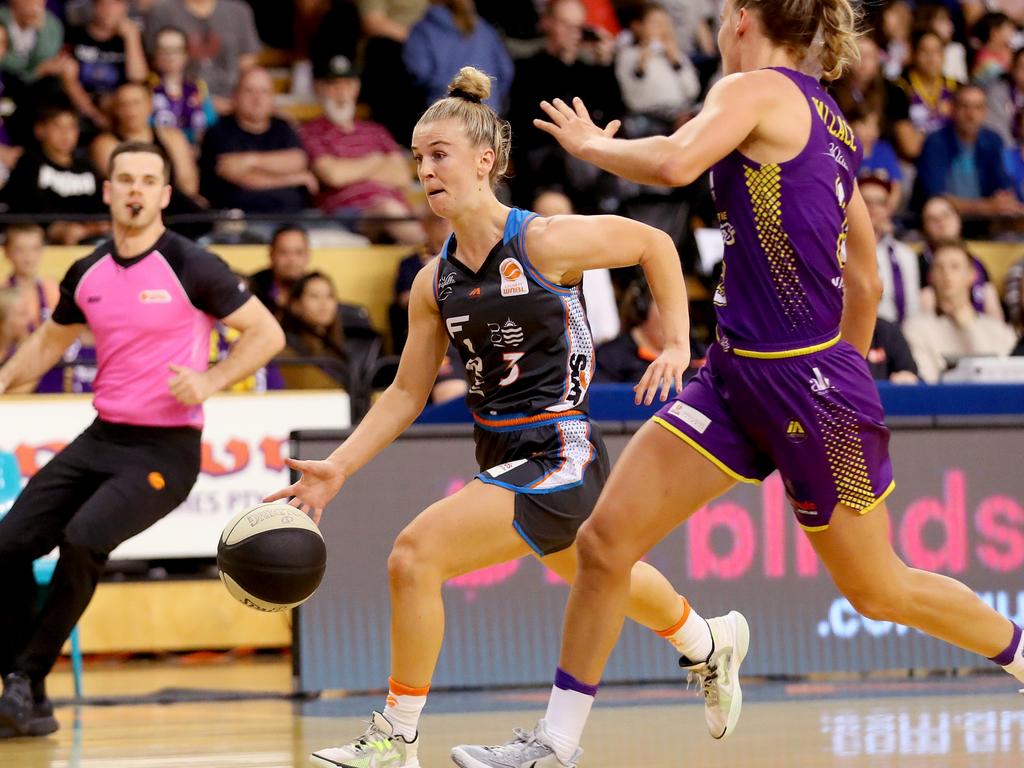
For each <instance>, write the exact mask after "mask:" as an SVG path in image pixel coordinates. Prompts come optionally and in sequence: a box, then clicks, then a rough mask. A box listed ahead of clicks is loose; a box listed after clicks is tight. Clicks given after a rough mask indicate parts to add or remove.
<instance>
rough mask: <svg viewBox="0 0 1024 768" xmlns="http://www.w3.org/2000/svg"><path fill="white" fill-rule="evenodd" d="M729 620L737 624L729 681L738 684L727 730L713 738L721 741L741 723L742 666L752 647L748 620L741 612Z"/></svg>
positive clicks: (734, 612) (731, 612) (727, 720)
mask: <svg viewBox="0 0 1024 768" xmlns="http://www.w3.org/2000/svg"><path fill="white" fill-rule="evenodd" d="M729 618H731V619H732V620H733V621H734V622H736V645H735V646H734V647H733V649H732V654H731V655H730V657H729V679H730V680H734V681H735V683H736V688H735V691H734V692H733V697H732V706H731V707H729V717H728V718H726V721H725V730H724V731H722V735H721V736H713V738H715V739H718V740H719V741H721V740H722V739H724V738H725V737H726V736H728V735H729V734H731V733H732V732H733V731H734V730H735V729H736V723H737V722H739V719H740V712H741V711H742V710H743V688H741V687H740V665H741V664H742V663H743V659H745V658H746V657H747V649H748V648H749V647H750V625H748V624H747V619H746V617H744V615H743V614H742V613H740V612H739V611H729Z"/></svg>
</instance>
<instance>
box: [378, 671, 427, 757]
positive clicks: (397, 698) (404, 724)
mask: <svg viewBox="0 0 1024 768" xmlns="http://www.w3.org/2000/svg"><path fill="white" fill-rule="evenodd" d="M429 691H430V687H429V686H428V687H427V688H410V687H409V686H407V685H402V684H401V683H396V682H395V681H394V680H392V679H391V678H388V698H387V705H386V706H385V707H384V717H386V718H387V719H388V722H390V723H391V725H392V726H394V728H395V734H396V735H398V736H401V737H403V738H404V739H405V740H406V741H412V740H413V739H415V738H416V733H417V731H418V730H419V724H420V713H421V712H423V707H424V706H425V705H426V703H427V693H428V692H429Z"/></svg>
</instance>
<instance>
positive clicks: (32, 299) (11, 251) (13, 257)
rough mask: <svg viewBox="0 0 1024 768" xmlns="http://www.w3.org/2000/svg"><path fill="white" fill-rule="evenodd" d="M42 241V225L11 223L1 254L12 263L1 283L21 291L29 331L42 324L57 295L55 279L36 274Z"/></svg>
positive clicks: (58, 296)
mask: <svg viewBox="0 0 1024 768" xmlns="http://www.w3.org/2000/svg"><path fill="white" fill-rule="evenodd" d="M44 243H45V237H44V233H43V228H42V227H41V226H39V225H38V224H11V225H10V226H8V227H7V239H6V240H5V241H4V256H6V257H7V261H9V262H10V264H11V272H10V274H9V275H8V276H7V279H6V280H4V282H3V286H4V287H5V288H17V289H18V290H19V291H21V296H22V298H23V299H24V300H25V306H26V307H27V309H28V314H29V331H30V332H31V331H34V330H35V329H36V328H38V327H39V326H40V325H42V324H43V322H44V321H45V320H46V319H47V318H48V317H49V316H50V313H51V312H52V311H53V308H54V307H56V306H57V301H58V299H60V287H59V286H58V285H57V282H56V281H55V280H52V279H50V278H48V277H40V276H39V262H40V261H41V260H42V258H43V245H44Z"/></svg>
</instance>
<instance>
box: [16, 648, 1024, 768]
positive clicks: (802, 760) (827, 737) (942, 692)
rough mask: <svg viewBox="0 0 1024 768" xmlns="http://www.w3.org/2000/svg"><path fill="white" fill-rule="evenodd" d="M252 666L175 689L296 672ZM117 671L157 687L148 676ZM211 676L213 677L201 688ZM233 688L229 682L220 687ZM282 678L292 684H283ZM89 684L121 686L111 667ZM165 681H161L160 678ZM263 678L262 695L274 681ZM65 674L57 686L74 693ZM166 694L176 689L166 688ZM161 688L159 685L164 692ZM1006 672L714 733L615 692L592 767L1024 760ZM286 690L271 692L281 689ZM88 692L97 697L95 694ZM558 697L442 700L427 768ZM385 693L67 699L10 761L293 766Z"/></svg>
mask: <svg viewBox="0 0 1024 768" xmlns="http://www.w3.org/2000/svg"><path fill="white" fill-rule="evenodd" d="M263 667H264V668H263V669H260V670H257V671H255V672H254V671H253V670H252V669H249V670H245V669H244V665H242V667H241V671H239V670H240V668H239V667H236V666H232V667H229V668H224V669H220V670H216V669H214V670H209V669H199V670H185V671H182V670H176V671H175V672H174V673H173V674H172V675H171V678H172V685H173V686H174V687H181V686H186V687H203V688H207V689H210V688H215V687H218V686H220V687H221V689H222V690H223V688H224V687H234V688H236V689H238V688H245V689H248V690H264V691H266V690H267V688H268V686H271V685H272V687H277V688H280V689H281V690H287V675H288V672H287V666H286V665H285V664H283V663H282V664H280V668H273V667H271V668H267V665H263ZM108 676H109V677H113V678H115V679H116V686H115V688H116V687H120V689H122V690H123V691H124V692H131V693H134V694H140V693H142V692H143V691H144V690H145V684H144V681H145V680H146V679H147V674H146V673H144V672H143V673H135V677H131V676H130V675H129V676H127V677H125V676H121V677H119V676H118V675H116V674H110V675H108ZM197 681H201V683H200V684H196V682H197ZM218 681H220V682H218ZM282 681H283V685H282V684H281V683H282ZM86 682H87V684H91V685H92V686H93V689H94V693H93V695H99V694H98V693H97V692H95V691H97V690H102V689H104V688H105V689H106V691H107V692H108V693H111V694H113V693H114V692H115V691H114V690H112V689H111V688H110V684H109V681H108V682H107V683H104V677H103V673H94V674H90V673H89V672H88V671H87V676H86ZM151 682H152V681H151ZM260 684H262V688H261V687H260ZM63 685H64V682H63V681H62V680H61V679H60V676H58V677H57V679H56V680H55V684H54V685H52V686H51V688H52V690H53V693H54V694H55V695H58V696H59V695H61V694H60V689H61V688H62V686H63ZM158 685H159V687H164V688H166V687H171V686H168V685H166V684H158ZM150 690H153V688H151V689H150ZM1014 691H1015V688H1014V687H1013V685H1012V684H1008V683H1007V681H1005V680H1004V679H1003V678H1002V677H993V676H984V677H978V678H972V679H969V680H939V681H924V682H920V681H912V680H904V679H900V680H881V681H872V682H867V683H838V684H834V683H827V682H826V683H822V682H816V683H793V684H778V683H773V684H756V685H755V684H748V685H747V686H746V687H745V694H746V704H745V706H744V711H743V718H742V720H741V722H740V725H739V728H738V729H737V731H736V733H735V734H734V735H733V736H731V737H730V738H729V739H726V740H725V741H723V742H714V741H712V740H711V739H710V738H709V737H708V736H707V734H706V731H705V730H704V725H703V713H702V710H701V707H700V705H699V702H698V701H697V700H696V698H695V693H694V692H693V691H690V692H688V693H687V692H685V691H684V690H683V688H682V686H679V687H638V688H628V687H615V688H608V689H606V690H604V691H602V694H601V699H600V704H599V706H598V707H596V708H595V710H594V715H593V717H592V720H591V723H590V726H589V728H588V731H587V734H586V736H585V741H584V747H585V754H584V757H583V760H582V762H581V764H580V765H581V768H613V767H614V768H634V767H635V768H640V767H641V766H642V767H644V768H682V767H683V766H686V768H691V767H695V766H727V767H728V768H799V767H802V766H808V767H811V766H814V767H818V766H842V767H843V768H860V767H861V766H865V767H866V766H870V767H871V768H890V767H892V768H897V767H898V768H918V767H921V768H923V767H924V766H928V767H929V768H931V767H932V766H935V767H936V768H937V767H938V766H949V768H961V767H970V768H1004V767H1005V768H1010V767H1011V766H1014V767H1020V766H1024V696H1021V695H1019V694H1017V693H1014ZM270 692H272V691H270ZM87 693H88V691H87ZM545 699H546V692H545V691H543V690H530V691H516V692H496V693H492V694H438V695H436V696H435V697H432V699H431V704H430V705H429V707H428V710H427V712H428V714H426V715H425V716H424V719H423V730H422V734H423V735H422V740H423V741H422V745H421V749H420V760H421V763H422V765H423V768H442V766H445V767H447V766H451V765H452V763H451V762H450V761H449V759H448V750H449V749H450V747H451V746H452V745H454V744H457V743H461V742H464V741H474V742H484V743H494V742H497V741H504V740H505V739H506V738H508V736H509V735H510V731H511V728H512V727H513V726H529V725H531V724H532V723H533V721H534V720H535V719H536V717H537V715H538V713H539V712H540V711H542V708H543V704H544V701H545ZM378 704H379V702H378V701H377V697H373V698H368V697H367V698H363V697H360V698H350V699H321V700H318V701H313V702H305V703H296V702H293V701H289V700H285V699H280V698H268V699H257V700H251V699H250V700H238V701H212V702H211V701H198V702H192V703H176V704H153V703H140V704H131V705H116V706H103V705H89V706H83V707H71V706H63V707H60V709H59V711H58V717H59V719H60V720H61V724H62V728H61V730H60V731H59V732H58V733H57V734H55V735H54V736H53V737H51V738H47V739H35V740H27V739H20V740H7V741H0V768H236V767H237V768H242V767H244V768H283V767H284V766H302V765H306V764H307V762H306V760H307V755H308V753H309V752H310V751H312V750H314V749H316V748H319V747H323V746H327V745H331V744H333V743H338V742H340V741H342V740H347V738H348V737H351V736H353V735H355V734H358V733H360V732H361V731H362V729H363V724H362V721H363V720H364V719H365V717H366V715H367V714H368V713H369V710H370V709H371V708H373V707H374V706H377V705H378Z"/></svg>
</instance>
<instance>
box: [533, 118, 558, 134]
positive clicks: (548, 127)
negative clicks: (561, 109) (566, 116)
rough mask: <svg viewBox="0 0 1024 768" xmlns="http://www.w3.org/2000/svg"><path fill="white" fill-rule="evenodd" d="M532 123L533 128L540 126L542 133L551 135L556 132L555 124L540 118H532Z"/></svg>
mask: <svg viewBox="0 0 1024 768" xmlns="http://www.w3.org/2000/svg"><path fill="white" fill-rule="evenodd" d="M533 125H534V127H535V128H540V129H541V130H542V131H544V133H550V134H551V135H552V136H555V135H556V134H557V133H558V126H557V125H554V124H553V123H549V122H547V121H546V120H541V119H540V118H537V119H536V120H534V121H533Z"/></svg>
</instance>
